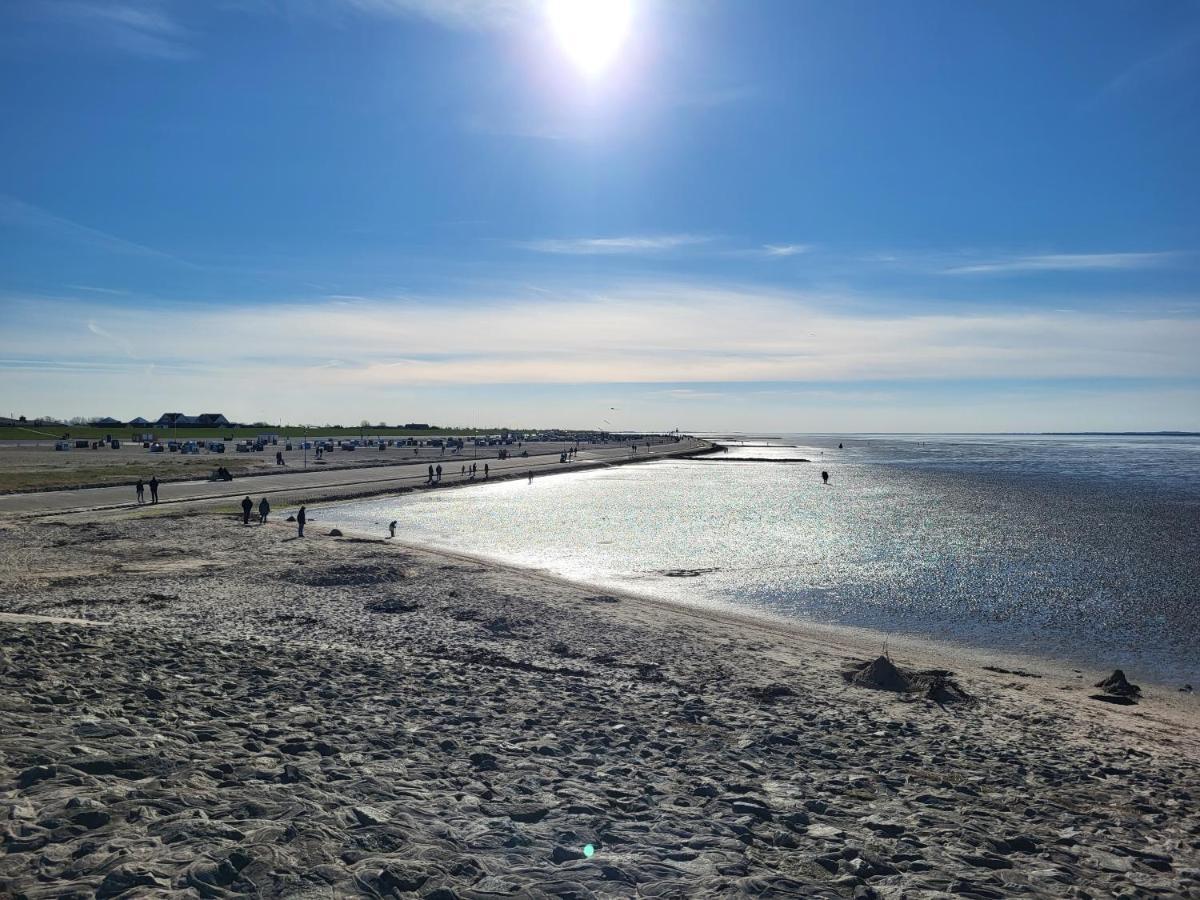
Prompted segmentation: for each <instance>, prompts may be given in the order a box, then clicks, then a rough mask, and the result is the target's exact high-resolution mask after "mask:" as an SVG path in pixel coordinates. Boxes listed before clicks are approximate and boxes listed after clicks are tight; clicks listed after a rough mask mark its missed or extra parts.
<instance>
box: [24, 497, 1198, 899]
mask: <svg viewBox="0 0 1200 900" xmlns="http://www.w3.org/2000/svg"><path fill="white" fill-rule="evenodd" d="M156 512H158V513H159V514H147V513H145V512H143V513H140V514H131V513H125V512H122V513H117V514H109V515H107V516H104V517H96V516H93V517H91V519H90V520H88V521H85V520H83V519H82V517H78V516H76V517H72V516H61V517H58V518H55V519H49V518H42V519H39V520H37V521H25V522H13V523H9V524H5V525H4V526H0V613H4V614H5V615H3V616H0V639H2V642H3V643H2V647H3V650H2V654H0V841H2V846H3V848H4V852H3V854H2V856H0V895H4V896H13V897H29V898H35V897H37V898H41V897H56V898H57V897H92V896H95V897H117V896H130V897H132V896H139V895H141V896H150V895H161V894H162V893H165V892H177V893H178V894H179V895H181V896H197V897H227V896H234V895H255V896H271V897H338V896H357V895H368V896H425V897H464V898H465V897H497V896H522V897H530V896H532V897H537V896H580V897H588V896H605V897H608V896H646V897H650V896H656V897H683V896H722V895H731V894H747V895H754V896H787V895H791V896H810V897H814V896H815V897H876V896H879V897H927V896H928V897H932V896H940V895H944V894H955V895H961V896H969V897H997V898H999V897H1012V896H1053V897H1058V896H1080V897H1086V896H1097V897H1098V896H1130V897H1134V896H1137V897H1142V896H1164V897H1169V896H1178V897H1184V896H1196V895H1197V894H1198V893H1200V811H1198V810H1200V728H1198V727H1197V724H1198V723H1197V716H1196V703H1195V699H1194V696H1192V695H1187V694H1182V693H1180V692H1179V691H1178V690H1177V687H1178V686H1157V685H1143V686H1142V692H1141V696H1140V697H1136V698H1131V703H1130V705H1119V704H1117V703H1114V702H1108V701H1105V700H1100V699H1094V698H1093V695H1097V696H1110V695H1109V694H1106V693H1105V690H1104V689H1103V688H1098V687H1094V684H1095V683H1096V682H1097V681H1099V680H1100V679H1101V678H1102V677H1103V676H1104V675H1107V674H1108V673H1094V672H1079V671H1074V670H1071V669H1067V668H1062V667H1056V666H1053V665H1051V664H1046V663H1040V662H1036V661H1024V662H1022V664H1020V665H1017V664H1011V663H1008V662H1006V663H1005V664H997V661H996V660H984V659H983V658H980V657H976V656H973V655H972V654H969V653H967V652H965V651H961V650H955V649H952V648H938V647H936V646H932V645H916V644H910V645H906V644H903V643H897V642H893V643H892V644H891V647H890V654H889V655H890V657H891V659H890V661H886V662H887V664H886V665H885V663H884V662H881V661H880V660H879V659H878V657H879V656H880V643H879V642H878V641H876V640H875V639H873V638H871V637H869V636H866V635H856V634H852V633H835V632H830V631H823V630H819V629H815V628H813V629H806V628H801V627H796V626H786V625H782V624H778V625H777V624H775V623H768V622H761V621H758V622H755V621H750V620H740V619H735V618H731V617H722V616H719V615H714V614H709V613H705V612H701V611H699V610H695V609H690V608H687V607H676V606H668V605H665V604H660V603H655V602H652V601H647V600H643V599H639V598H634V597H627V596H617V595H612V594H607V593H601V592H597V591H594V590H591V589H589V588H587V587H586V586H581V585H574V584H569V583H566V582H562V581H559V580H555V579H552V578H549V577H545V576H542V575H539V574H538V573H532V572H525V571H521V570H518V569H513V568H509V567H504V566H497V565H491V564H485V563H482V562H480V561H478V560H474V559H471V558H469V557H465V556H449V555H446V554H437V553H432V552H427V551H424V550H420V549H417V548H413V547H407V546H403V545H401V544H400V543H399V542H392V541H384V540H374V539H365V538H355V537H353V536H349V537H342V538H332V537H329V536H328V535H326V534H324V531H325V530H326V529H322V528H321V527H320V521H319V519H320V516H319V511H318V513H317V514H316V515H315V516H314V519H313V521H311V522H310V526H309V529H308V534H309V536H308V537H305V538H304V539H298V538H296V537H295V534H294V531H293V530H292V528H291V527H290V526H288V525H286V524H284V523H280V524H279V525H268V526H265V527H259V526H251V527H243V526H242V525H241V523H240V520H239V519H236V518H234V517H233V516H231V515H228V514H225V513H217V512H212V511H199V512H192V513H190V514H187V515H183V514H180V513H178V512H171V511H168V510H165V509H164V510H161V511H156ZM893 663H894V666H895V667H898V668H899V671H896V670H895V669H894V668H893V666H892V664H893ZM985 665H987V666H988V668H985ZM889 687H890V688H895V690H888V689H886V688H889Z"/></svg>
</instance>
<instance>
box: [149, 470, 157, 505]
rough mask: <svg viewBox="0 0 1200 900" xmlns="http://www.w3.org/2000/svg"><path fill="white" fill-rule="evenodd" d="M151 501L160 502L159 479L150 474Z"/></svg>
mask: <svg viewBox="0 0 1200 900" xmlns="http://www.w3.org/2000/svg"><path fill="white" fill-rule="evenodd" d="M150 502H151V503H157V502H158V479H157V478H156V477H155V476H153V475H151V476H150Z"/></svg>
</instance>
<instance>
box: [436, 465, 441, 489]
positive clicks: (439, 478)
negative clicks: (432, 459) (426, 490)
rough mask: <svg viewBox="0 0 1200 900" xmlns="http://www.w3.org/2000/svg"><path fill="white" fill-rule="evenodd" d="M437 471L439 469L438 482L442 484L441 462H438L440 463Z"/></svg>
mask: <svg viewBox="0 0 1200 900" xmlns="http://www.w3.org/2000/svg"><path fill="white" fill-rule="evenodd" d="M436 471H437V480H438V484H441V483H442V464H441V463H438V464H437V470H436Z"/></svg>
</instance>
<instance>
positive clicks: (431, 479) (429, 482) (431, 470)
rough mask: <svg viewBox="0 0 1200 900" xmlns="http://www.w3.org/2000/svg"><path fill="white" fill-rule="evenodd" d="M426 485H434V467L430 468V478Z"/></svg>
mask: <svg viewBox="0 0 1200 900" xmlns="http://www.w3.org/2000/svg"><path fill="white" fill-rule="evenodd" d="M425 483H426V484H433V466H430V467H429V478H428V479H427V480H426V482H425Z"/></svg>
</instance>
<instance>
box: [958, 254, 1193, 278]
mask: <svg viewBox="0 0 1200 900" xmlns="http://www.w3.org/2000/svg"><path fill="white" fill-rule="evenodd" d="M1179 256H1180V254H1179V253H1176V252H1161V253H1046V254H1040V255H1036V256H1015V257H1011V258H1007V259H999V260H992V261H987V262H979V263H971V264H969V265H961V266H951V267H950V268H947V269H943V270H942V272H943V274H946V275H977V274H988V273H996V272H1001V273H1003V272H1086V271H1098V270H1099V271H1113V270H1122V269H1150V268H1156V267H1158V266H1164V265H1167V264H1169V263H1171V262H1173V261H1174V260H1176V259H1177V258H1178V257H1179Z"/></svg>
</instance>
